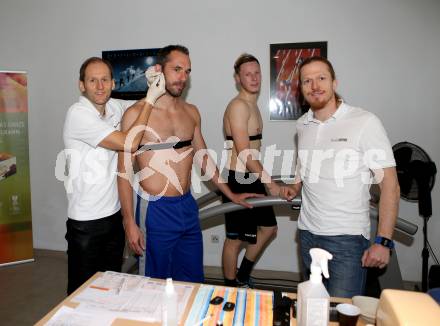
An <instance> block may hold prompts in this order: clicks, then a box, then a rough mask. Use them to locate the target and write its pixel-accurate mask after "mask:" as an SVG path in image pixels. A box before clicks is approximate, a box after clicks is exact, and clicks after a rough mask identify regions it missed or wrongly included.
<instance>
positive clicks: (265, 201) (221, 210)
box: [199, 192, 418, 235]
mask: <svg viewBox="0 0 440 326" xmlns="http://www.w3.org/2000/svg"><path fill="white" fill-rule="evenodd" d="M211 194H212V193H211ZM214 194H215V192H214ZM208 195H209V194H208ZM217 196H218V195H217V194H215V195H212V196H211V199H213V198H215V197H217ZM246 201H247V202H248V203H249V204H251V205H252V206H254V207H263V206H278V205H289V206H296V207H299V206H301V198H300V197H296V198H294V199H293V200H292V201H287V200H285V199H282V198H280V197H277V196H267V197H261V198H250V199H247V200H246ZM241 209H245V207H243V206H241V205H239V204H235V203H225V204H221V205H216V206H214V207H209V208H205V209H202V210H200V211H199V219H200V220H201V221H202V220H205V219H208V218H210V217H213V216H217V215H221V214H225V213H229V212H234V211H238V210H241ZM370 216H371V217H372V218H374V217H377V216H378V212H377V208H376V207H375V206H373V205H370ZM395 228H396V229H398V230H399V231H402V232H405V233H407V234H409V235H414V234H416V232H417V229H418V226H417V225H416V224H414V223H411V222H409V221H407V220H404V219H402V218H400V217H398V218H397V221H396V226H395Z"/></svg>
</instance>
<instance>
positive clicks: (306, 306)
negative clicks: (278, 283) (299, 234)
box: [296, 248, 333, 326]
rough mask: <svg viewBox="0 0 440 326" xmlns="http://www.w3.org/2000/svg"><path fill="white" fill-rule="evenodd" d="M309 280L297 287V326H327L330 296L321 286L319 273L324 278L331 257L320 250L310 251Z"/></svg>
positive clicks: (326, 275)
mask: <svg viewBox="0 0 440 326" xmlns="http://www.w3.org/2000/svg"><path fill="white" fill-rule="evenodd" d="M310 256H311V257H312V263H311V264H310V272H311V273H310V279H309V280H308V281H306V282H302V283H300V284H299V285H298V300H297V315H296V316H297V325H298V326H310V325H313V326H327V325H328V323H329V308H330V295H329V294H328V292H327V289H326V288H325V286H324V284H322V276H321V273H323V274H324V276H325V277H326V278H328V277H329V274H328V260H329V259H332V258H333V256H332V255H331V254H330V253H329V252H327V251H325V250H324V249H320V248H312V249H310Z"/></svg>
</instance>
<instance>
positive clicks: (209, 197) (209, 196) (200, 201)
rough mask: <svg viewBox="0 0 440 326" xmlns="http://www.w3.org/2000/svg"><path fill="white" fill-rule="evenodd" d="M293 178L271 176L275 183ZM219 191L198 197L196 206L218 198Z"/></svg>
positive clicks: (288, 176) (290, 176) (292, 177)
mask: <svg viewBox="0 0 440 326" xmlns="http://www.w3.org/2000/svg"><path fill="white" fill-rule="evenodd" d="M294 178H295V176H294V175H287V176H282V175H274V176H272V180H274V181H276V182H280V181H283V180H284V181H288V180H293V179H294ZM220 194H221V193H220V190H214V191H211V192H208V193H207V194H205V195H203V196H201V197H199V198H198V199H197V205H198V206H199V207H200V206H203V205H205V204H206V203H208V202H210V201H211V200H213V199H215V198H217V197H218V196H220Z"/></svg>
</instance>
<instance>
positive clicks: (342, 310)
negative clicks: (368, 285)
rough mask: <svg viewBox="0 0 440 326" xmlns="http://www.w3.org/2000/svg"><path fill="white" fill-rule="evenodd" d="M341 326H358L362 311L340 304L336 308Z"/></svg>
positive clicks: (349, 305) (352, 306)
mask: <svg viewBox="0 0 440 326" xmlns="http://www.w3.org/2000/svg"><path fill="white" fill-rule="evenodd" d="M336 311H337V312H338V322H339V325H340V326H356V323H357V321H358V318H359V315H360V314H361V310H360V309H359V308H358V307H356V306H355V305H352V304H349V303H340V304H338V305H337V306H336Z"/></svg>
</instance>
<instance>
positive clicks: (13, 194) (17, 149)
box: [0, 71, 34, 266]
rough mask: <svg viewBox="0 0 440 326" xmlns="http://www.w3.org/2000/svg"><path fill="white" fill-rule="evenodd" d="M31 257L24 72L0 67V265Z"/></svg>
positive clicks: (28, 259) (30, 259)
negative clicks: (0, 69) (5, 69)
mask: <svg viewBox="0 0 440 326" xmlns="http://www.w3.org/2000/svg"><path fill="white" fill-rule="evenodd" d="M33 260H34V259H33V244H32V212H31V187H30V173H29V138H28V98H27V74H26V72H23V71H0V266H2V265H10V264H17V263H23V262H28V261H33Z"/></svg>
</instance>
